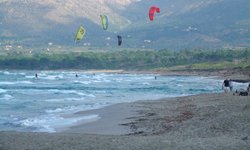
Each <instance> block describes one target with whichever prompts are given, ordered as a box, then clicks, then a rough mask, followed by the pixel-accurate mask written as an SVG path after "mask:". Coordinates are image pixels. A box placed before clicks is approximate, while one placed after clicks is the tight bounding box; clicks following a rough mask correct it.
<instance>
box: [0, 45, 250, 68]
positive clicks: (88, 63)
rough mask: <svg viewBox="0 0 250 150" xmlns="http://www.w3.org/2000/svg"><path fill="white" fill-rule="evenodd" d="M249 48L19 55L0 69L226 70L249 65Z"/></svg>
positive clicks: (1, 60) (1, 59) (4, 58)
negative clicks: (177, 67) (177, 68)
mask: <svg viewBox="0 0 250 150" xmlns="http://www.w3.org/2000/svg"><path fill="white" fill-rule="evenodd" d="M249 58H250V49H244V50H216V51H204V50H202V49H196V50H188V49H186V50H183V51H180V52H175V51H171V50H167V49H163V50H159V51H141V50H137V51H120V52H79V53H66V54H53V55H52V54H45V53H39V54H33V55H25V54H23V53H21V52H19V53H17V52H14V53H8V54H7V55H1V56H0V69H31V70H34V69H36V70H38V69H40V70H44V69H47V70H56V69H143V70H149V69H157V68H160V69H161V70H166V69H167V70H169V69H172V70H173V69H175V68H176V66H184V67H179V69H180V68H181V69H182V70H183V69H228V68H235V67H241V68H246V67H248V66H250V60H249Z"/></svg>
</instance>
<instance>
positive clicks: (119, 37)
mask: <svg viewBox="0 0 250 150" xmlns="http://www.w3.org/2000/svg"><path fill="white" fill-rule="evenodd" d="M117 38H118V46H121V45H122V37H121V36H119V35H118V36H117Z"/></svg>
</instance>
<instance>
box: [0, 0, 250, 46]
mask: <svg viewBox="0 0 250 150" xmlns="http://www.w3.org/2000/svg"><path fill="white" fill-rule="evenodd" d="M151 6H157V7H159V8H160V10H161V12H160V13H159V14H158V13H156V14H155V18H154V21H150V20H149V18H148V11H149V8H150V7H151ZM249 9H250V3H249V0H203V1H201V0H188V1H187V0H176V1H173V0H155V1H153V0H0V36H1V40H0V42H1V43H2V45H6V44H12V45H26V46H32V45H34V46H36V45H46V44H47V43H48V42H53V43H54V44H56V45H75V44H74V41H73V40H74V36H75V34H76V31H77V29H78V27H79V26H80V25H82V26H83V27H84V28H85V29H86V34H85V36H84V37H85V38H84V39H83V40H82V41H81V43H79V44H78V45H77V46H83V43H91V46H94V47H96V46H98V47H108V46H107V43H109V46H110V47H116V46H117V39H116V35H118V34H119V35H121V36H122V37H123V45H122V46H123V47H124V48H126V47H127V48H130V47H131V48H138V49H140V48H154V49H160V48H168V49H173V50H181V49H184V48H190V49H194V48H198V47H202V48H204V49H215V48H216V49H231V48H232V49H234V48H244V47H250V44H249V43H250V42H249V41H250V34H249V26H250V11H249ZM100 14H105V15H107V16H108V18H109V28H108V30H107V31H105V30H103V29H102V27H101V26H102V25H101V20H100ZM107 37H110V39H107Z"/></svg>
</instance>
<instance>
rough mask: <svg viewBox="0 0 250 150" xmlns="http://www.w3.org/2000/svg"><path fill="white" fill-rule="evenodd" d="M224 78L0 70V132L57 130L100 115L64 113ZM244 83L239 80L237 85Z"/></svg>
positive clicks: (216, 88) (213, 85)
mask: <svg viewBox="0 0 250 150" xmlns="http://www.w3.org/2000/svg"><path fill="white" fill-rule="evenodd" d="M36 73H37V74H38V78H36V77H35V74H36ZM76 74H77V75H78V77H76ZM155 76H157V79H155ZM222 82H223V80H214V79H211V78H209V77H196V76H162V75H157V74H117V73H85V72H69V71H64V72H60V71H58V72H55V71H41V72H40V71H39V72H35V71H0V131H22V132H55V129H56V128H60V127H63V126H69V125H73V124H74V123H76V122H77V121H84V120H85V119H91V118H95V117H98V114H93V115H89V116H84V117H78V118H63V117H62V116H63V115H65V114H72V113H75V112H79V111H85V110H90V109H98V108H102V107H105V106H108V105H112V104H117V103H127V102H134V101H138V100H157V99H160V98H165V97H180V96H187V95H194V94H201V93H218V92H223V90H222V89H221V85H222ZM246 86H247V84H242V83H235V84H234V89H240V88H245V87H246Z"/></svg>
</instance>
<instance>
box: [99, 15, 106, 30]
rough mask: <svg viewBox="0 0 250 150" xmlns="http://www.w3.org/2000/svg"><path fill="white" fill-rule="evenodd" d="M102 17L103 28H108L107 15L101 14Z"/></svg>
mask: <svg viewBox="0 0 250 150" xmlns="http://www.w3.org/2000/svg"><path fill="white" fill-rule="evenodd" d="M100 16H101V18H102V25H103V29H104V30H107V29H108V18H107V16H105V15H100Z"/></svg>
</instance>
